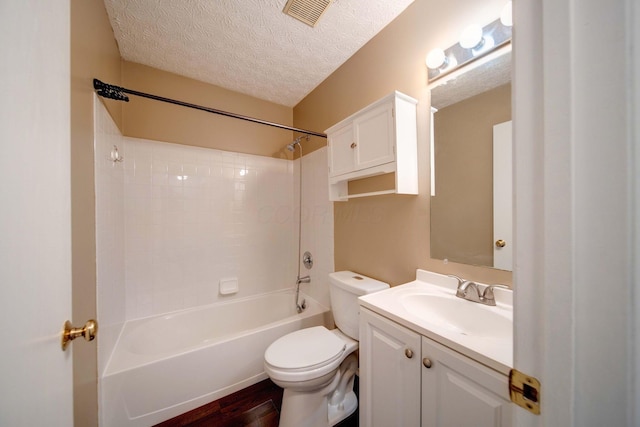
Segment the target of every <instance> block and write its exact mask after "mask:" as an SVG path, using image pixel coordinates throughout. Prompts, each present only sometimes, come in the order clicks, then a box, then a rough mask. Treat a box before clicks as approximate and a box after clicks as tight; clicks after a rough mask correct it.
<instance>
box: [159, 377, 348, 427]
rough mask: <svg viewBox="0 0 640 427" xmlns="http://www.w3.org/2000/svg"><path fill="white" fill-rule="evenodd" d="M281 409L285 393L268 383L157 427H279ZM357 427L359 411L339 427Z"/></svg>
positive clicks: (245, 390) (257, 385)
mask: <svg viewBox="0 0 640 427" xmlns="http://www.w3.org/2000/svg"><path fill="white" fill-rule="evenodd" d="M354 388H355V391H356V394H357V393H358V390H357V377H356V385H355V387H354ZM281 407H282V389H281V388H280V387H278V386H277V385H275V384H274V383H273V382H272V381H271V380H269V379H267V380H264V381H261V382H259V383H257V384H255V385H252V386H251V387H247V388H245V389H244V390H240V391H238V392H236V393H234V394H231V395H229V396H226V397H223V398H222V399H219V400H216V401H215V402H211V403H209V404H206V405H204V406H201V407H199V408H196V409H194V410H193V411H189V412H187V413H184V414H182V415H178V416H177V417H175V418H172V419H170V420H167V421H165V422H162V423H160V424H157V425H156V426H155V427H213V426H215V427H278V422H279V420H280V408H281ZM357 426H358V411H357V410H356V412H355V413H354V414H353V415H351V416H350V417H349V418H347V419H345V420H344V421H342V422H341V423H339V424H338V425H337V426H336V427H357Z"/></svg>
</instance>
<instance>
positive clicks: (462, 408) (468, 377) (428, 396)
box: [360, 307, 511, 427]
mask: <svg viewBox="0 0 640 427" xmlns="http://www.w3.org/2000/svg"><path fill="white" fill-rule="evenodd" d="M390 425H393V426H406V427H415V426H422V427H451V426H455V427H484V426H487V427H489V426H491V427H510V426H511V402H510V400H509V386H508V378H507V376H506V375H503V374H501V373H499V372H496V371H494V370H492V369H490V368H487V367H486V366H484V365H482V364H480V363H478V362H476V361H474V360H472V359H471V358H469V357H467V356H465V355H463V354H460V353H458V352H456V351H454V350H451V349H449V348H448V347H445V346H444V345H441V344H440V343H438V342H436V341H434V340H432V339H430V338H427V337H424V336H421V335H419V334H418V333H416V332H414V331H412V330H410V329H408V328H406V327H404V326H402V325H399V324H397V323H395V322H393V321H391V320H389V319H387V318H385V317H383V316H380V315H378V314H376V313H374V312H373V311H371V310H368V309H366V308H364V307H360V427H375V426H381V427H382V426H390Z"/></svg>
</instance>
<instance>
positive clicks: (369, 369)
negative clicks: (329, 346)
mask: <svg viewBox="0 0 640 427" xmlns="http://www.w3.org/2000/svg"><path fill="white" fill-rule="evenodd" d="M360 316H361V317H360V427H376V426H377V427H389V426H394V427H401V426H405V427H416V426H418V425H420V336H419V335H418V334H416V333H415V332H413V331H410V330H409V329H406V328H404V327H402V326H400V325H398V324H396V323H394V322H392V321H390V320H387V319H385V318H384V317H381V316H378V315H377V314H375V313H373V312H371V311H369V310H367V309H365V308H362V307H361V308H360ZM409 356H410V357H409Z"/></svg>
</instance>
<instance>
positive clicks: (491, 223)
mask: <svg viewBox="0 0 640 427" xmlns="http://www.w3.org/2000/svg"><path fill="white" fill-rule="evenodd" d="M430 89H431V106H432V111H431V114H432V117H431V124H432V127H431V153H432V159H431V162H432V163H431V242H430V243H431V257H432V258H435V259H441V260H448V261H453V262H458V263H463V264H469V265H478V266H486V267H493V268H498V269H501V270H512V261H511V260H512V249H513V238H512V218H511V217H512V212H513V210H512V200H511V198H512V165H511V159H512V156H511V153H512V151H511V45H510V44H509V45H507V46H504V47H502V48H501V49H499V50H498V51H496V52H494V53H493V54H491V55H490V56H488V57H487V58H486V60H484V61H478V62H477V63H472V64H469V65H467V66H465V67H463V68H462V69H460V70H458V71H456V72H455V73H452V74H451V76H446V77H443V78H442V79H441V80H438V81H436V82H435V83H434V84H432V85H431V86H430Z"/></svg>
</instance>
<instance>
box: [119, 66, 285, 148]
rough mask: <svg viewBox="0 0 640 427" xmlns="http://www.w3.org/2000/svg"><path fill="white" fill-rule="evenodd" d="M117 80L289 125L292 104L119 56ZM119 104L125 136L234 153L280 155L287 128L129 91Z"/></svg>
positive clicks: (159, 93) (181, 99)
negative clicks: (178, 104)
mask: <svg viewBox="0 0 640 427" xmlns="http://www.w3.org/2000/svg"><path fill="white" fill-rule="evenodd" d="M122 76H123V83H122V86H124V87H126V88H129V89H133V90H136V91H139V92H145V93H150V94H153V95H158V96H162V97H165V98H171V99H176V100H179V101H183V102H188V103H191V104H197V105H202V106H204V107H209V108H214V109H217V110H224V111H229V112H232V113H236V114H241V115H243V116H250V117H255V118H258V119H261V120H266V121H269V122H274V123H279V124H283V125H287V126H291V125H292V123H293V109H292V108H290V107H285V106H282V105H278V104H274V103H272V102H268V101H262V100H259V99H256V98H254V97H251V96H248V95H243V94H240V93H237V92H232V91H229V90H226V89H222V88H220V87H217V86H213V85H210V84H207V83H202V82H199V81H197V80H193V79H189V78H186V77H181V76H178V75H176V74H172V73H168V72H165V71H161V70H158V69H155V68H151V67H147V66H144V65H140V64H136V63H133V62H128V61H123V66H122ZM129 98H130V100H131V101H130V102H128V103H126V104H124V106H123V116H124V120H123V121H124V127H123V133H124V135H126V136H132V137H137V138H148V139H153V140H157V141H165V142H174V143H177V144H186V145H194V146H200V147H206V148H217V149H220V150H227V151H236V152H239V153H249V154H257V155H262V156H270V157H286V154H287V153H288V151H286V150H285V149H284V147H285V145H286V144H288V143H289V142H291V141H292V139H293V133H292V132H291V131H287V130H282V129H278V128H275V127H271V126H264V125H260V124H256V123H251V122H248V121H244V120H239V119H236V118H231V117H226V116H221V115H216V114H211V113H207V112H204V111H198V110H194V109H190V108H185V107H182V106H177V105H172V104H168V103H165V102H159V101H153V100H149V99H146V98H142V97H137V96H130V97H129Z"/></svg>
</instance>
